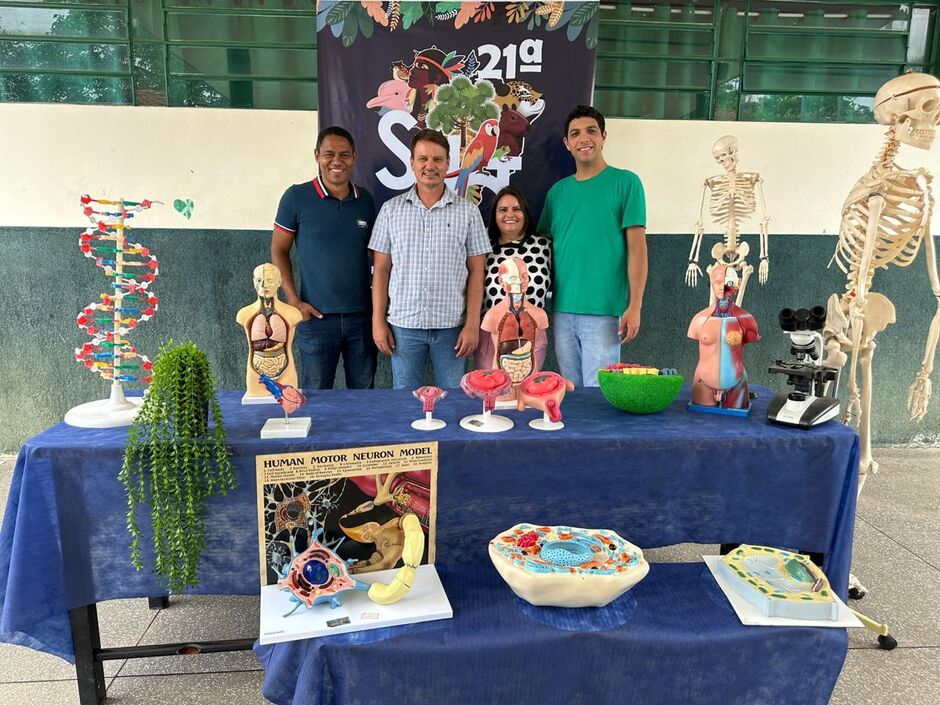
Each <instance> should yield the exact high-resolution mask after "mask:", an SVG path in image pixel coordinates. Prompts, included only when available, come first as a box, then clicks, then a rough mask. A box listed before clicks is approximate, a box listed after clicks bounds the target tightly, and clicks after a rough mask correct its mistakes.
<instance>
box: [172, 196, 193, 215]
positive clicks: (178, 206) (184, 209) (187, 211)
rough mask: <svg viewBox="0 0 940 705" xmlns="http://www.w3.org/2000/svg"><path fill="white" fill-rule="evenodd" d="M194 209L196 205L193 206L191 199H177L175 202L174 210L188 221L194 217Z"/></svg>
mask: <svg viewBox="0 0 940 705" xmlns="http://www.w3.org/2000/svg"><path fill="white" fill-rule="evenodd" d="M194 207H195V204H193V202H192V200H191V199H189V198H187V199H185V200H184V199H182V198H177V199H176V200H175V201H173V208H174V209H175V210H176V212H177V213H179V214H180V215H182V216H183V217H185V218H186V220H189V219H190V218H192V217H193V208H194Z"/></svg>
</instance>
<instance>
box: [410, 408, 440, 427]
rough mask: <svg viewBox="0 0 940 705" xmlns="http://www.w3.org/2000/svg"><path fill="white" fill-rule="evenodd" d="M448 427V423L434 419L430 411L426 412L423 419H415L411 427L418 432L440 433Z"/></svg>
mask: <svg viewBox="0 0 940 705" xmlns="http://www.w3.org/2000/svg"><path fill="white" fill-rule="evenodd" d="M446 425H447V422H446V421H441V420H440V419H435V418H434V417H432V416H431V412H430V411H427V412H425V414H424V418H423V419H415V420H414V421H412V422H411V427H412V428H414V429H417V430H418V431H438V430H440V429H442V428H444V427H445V426H446Z"/></svg>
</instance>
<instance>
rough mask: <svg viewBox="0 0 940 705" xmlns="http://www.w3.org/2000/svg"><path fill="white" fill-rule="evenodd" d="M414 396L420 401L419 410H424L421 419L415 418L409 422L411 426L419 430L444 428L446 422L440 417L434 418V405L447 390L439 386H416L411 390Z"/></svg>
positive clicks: (444, 395)
mask: <svg viewBox="0 0 940 705" xmlns="http://www.w3.org/2000/svg"><path fill="white" fill-rule="evenodd" d="M412 394H413V395H414V398H415V399H417V400H418V401H420V402H421V410H422V411H423V412H424V418H423V419H417V420H415V421H412V422H411V427H412V428H415V429H418V430H419V431H436V430H437V429H440V428H444V427H445V426H446V425H447V423H446V422H445V421H442V420H441V419H435V418H434V405H435V404H437V402H438V401H439V400H441V399H443V398H444V397H446V396H447V392H446V391H444V390H443V389H441V388H440V387H431V386H427V387H418V388H417V389H416V390H414V391H413V392H412Z"/></svg>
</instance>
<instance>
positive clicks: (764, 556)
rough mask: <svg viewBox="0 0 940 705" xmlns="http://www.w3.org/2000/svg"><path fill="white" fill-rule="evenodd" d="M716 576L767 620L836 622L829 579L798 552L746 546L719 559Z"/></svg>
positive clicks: (837, 612) (837, 608)
mask: <svg viewBox="0 0 940 705" xmlns="http://www.w3.org/2000/svg"><path fill="white" fill-rule="evenodd" d="M718 573H719V575H721V576H722V578H724V579H725V581H726V582H727V584H728V585H730V586H731V588H732V589H733V590H734V591H735V592H737V593H738V594H739V595H741V597H743V598H744V599H745V600H747V601H748V602H750V603H751V604H752V605H754V606H755V607H757V609H759V610H760V611H761V612H762V613H763V614H764V615H766V616H768V617H788V618H791V619H828V620H834V619H838V616H839V606H838V604H837V603H836V601H835V600H834V599H833V597H832V588H831V587H829V580H828V579H827V578H826V576H825V574H824V573H823V572H822V571H821V570H820V569H819V568H817V567H816V566H815V565H814V564H813V562H812V561H811V560H810V559H809V557H808V556H804V555H803V554H801V553H793V552H791V551H784V550H782V549H778V548H768V547H766V546H748V545H746V544H745V545H743V546H739V547H738V548H736V549H734V550H733V551H731V553H729V554H727V555H725V556H722V557H721V560H719V561H718Z"/></svg>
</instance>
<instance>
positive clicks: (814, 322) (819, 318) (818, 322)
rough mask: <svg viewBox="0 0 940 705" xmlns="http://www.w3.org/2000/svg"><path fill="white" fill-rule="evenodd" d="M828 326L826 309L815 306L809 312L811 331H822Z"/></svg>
mask: <svg viewBox="0 0 940 705" xmlns="http://www.w3.org/2000/svg"><path fill="white" fill-rule="evenodd" d="M825 325H826V309H824V308H823V307H822V306H813V308H811V309H810V311H809V329H810V330H822V328H823V326H825Z"/></svg>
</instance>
